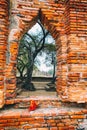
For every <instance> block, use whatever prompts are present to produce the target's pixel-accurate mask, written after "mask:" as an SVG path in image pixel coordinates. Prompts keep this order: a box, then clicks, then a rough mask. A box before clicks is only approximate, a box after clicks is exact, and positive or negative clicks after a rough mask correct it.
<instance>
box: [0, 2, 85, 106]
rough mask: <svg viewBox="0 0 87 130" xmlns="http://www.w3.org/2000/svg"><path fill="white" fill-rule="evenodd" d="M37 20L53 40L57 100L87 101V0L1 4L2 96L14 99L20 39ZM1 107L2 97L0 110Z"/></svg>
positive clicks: (0, 59)
mask: <svg viewBox="0 0 87 130" xmlns="http://www.w3.org/2000/svg"><path fill="white" fill-rule="evenodd" d="M9 2H10V9H9V8H8V7H9ZM38 17H39V18H40V20H41V22H42V24H43V25H44V26H45V27H46V29H48V30H49V31H50V33H51V34H52V36H53V37H54V39H55V40H56V48H57V71H56V73H57V82H56V88H57V92H58V95H59V97H60V99H61V100H62V101H69V102H79V103H81V102H82V103H85V102H87V89H86V87H87V1H86V0H75V1H74V0H65V1H61V0H59V1H56V2H54V0H52V1H51V0H48V1H46V2H45V1H44V2H42V1H39V0H31V1H30V0H27V1H26V0H11V1H9V0H1V1H0V26H1V28H0V91H1V93H3V94H2V95H5V99H10V98H13V99H14V98H15V97H16V93H15V89H16V64H17V54H18V47H19V43H20V39H21V37H22V36H23V34H24V33H25V32H26V31H28V30H29V29H30V28H31V27H32V26H33V25H34V24H35V23H36V21H37V18H38ZM8 18H9V19H8ZM8 24H9V26H8ZM8 33H9V35H8ZM7 38H8V39H7ZM7 42H8V44H7ZM6 49H7V53H6ZM6 102H7V100H6ZM9 102H10V103H12V101H9ZM3 105H4V96H2V97H1V101H0V107H2V106H3Z"/></svg>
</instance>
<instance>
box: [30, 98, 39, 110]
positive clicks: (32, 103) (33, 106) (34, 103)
mask: <svg viewBox="0 0 87 130" xmlns="http://www.w3.org/2000/svg"><path fill="white" fill-rule="evenodd" d="M36 108H37V104H36V102H35V101H34V100H31V101H30V106H29V111H34V110H35V109H36Z"/></svg>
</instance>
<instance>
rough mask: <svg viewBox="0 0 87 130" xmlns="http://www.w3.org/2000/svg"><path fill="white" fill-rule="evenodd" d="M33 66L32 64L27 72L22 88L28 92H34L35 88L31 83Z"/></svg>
mask: <svg viewBox="0 0 87 130" xmlns="http://www.w3.org/2000/svg"><path fill="white" fill-rule="evenodd" d="M33 65H34V64H32V65H31V66H30V67H29V68H28V70H27V77H26V78H25V83H24V85H23V88H24V89H26V90H30V91H35V87H34V85H33V83H32V73H33Z"/></svg>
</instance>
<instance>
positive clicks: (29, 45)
mask: <svg viewBox="0 0 87 130" xmlns="http://www.w3.org/2000/svg"><path fill="white" fill-rule="evenodd" d="M55 70H56V47H55V40H54V39H53V37H52V36H51V34H50V33H49V31H48V30H46V29H45V28H44V27H43V25H42V24H41V22H40V21H39V20H38V22H37V23H36V24H35V25H34V26H33V27H32V28H31V29H30V30H29V31H28V32H26V33H25V34H24V36H23V37H22V39H21V41H20V46H19V52H18V57H17V73H16V76H17V88H18V90H20V91H19V92H21V91H22V92H21V93H20V94H23V96H24V95H25V96H26V93H27V95H29V94H30V95H33V94H34V95H42V94H44V95H49V94H52V95H55V94H56V86H55V81H56V74H55ZM19 92H18V94H19ZM43 92H44V93H43ZM49 92H51V93H49ZM30 95H29V96H30Z"/></svg>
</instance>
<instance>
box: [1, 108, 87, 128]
mask: <svg viewBox="0 0 87 130" xmlns="http://www.w3.org/2000/svg"><path fill="white" fill-rule="evenodd" d="M37 111H38V114H37ZM85 111H87V110H86V109H82V110H79V109H75V108H74V109H73V108H71V109H69V108H64V109H63V108H62V107H61V109H58V108H45V109H38V110H36V111H32V112H29V111H28V110H27V109H24V110H23V109H16V110H14V109H12V110H11V109H9V110H5V111H4V110H3V111H2V113H0V130H1V129H3V130H10V129H11V130H12V129H16V130H27V129H29V130H75V129H76V128H77V127H78V126H79V124H80V125H82V126H83V127H84V128H87V116H86V114H85V113H84V112H85ZM49 112H50V116H49ZM75 112H77V113H79V114H75Z"/></svg>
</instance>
